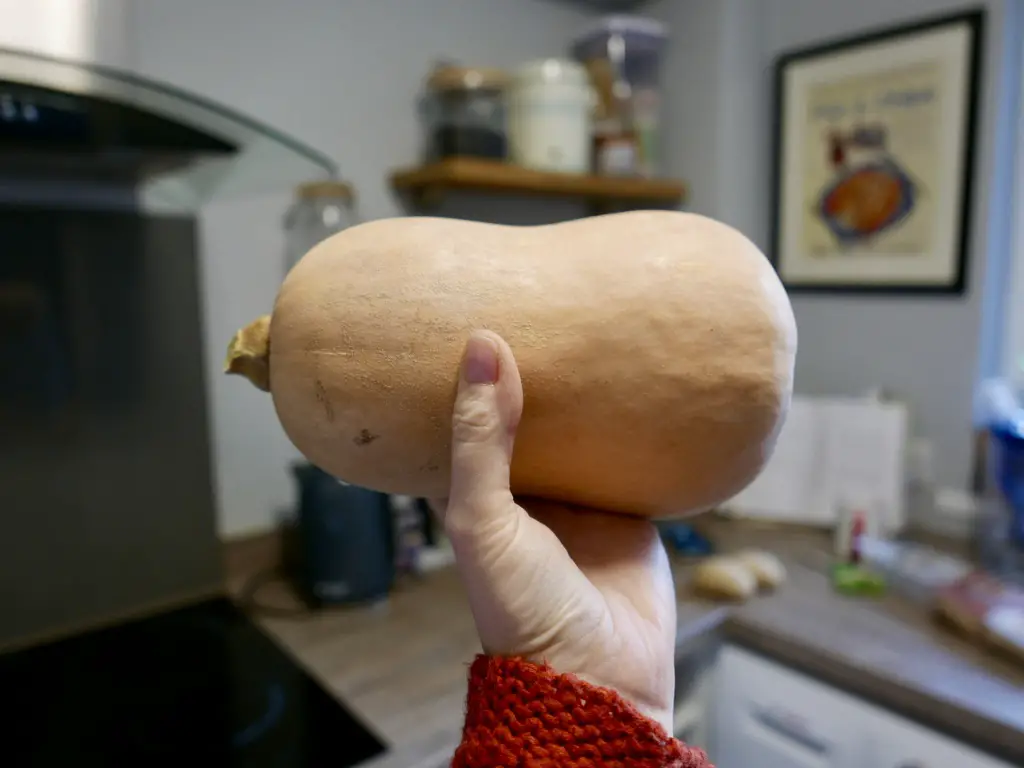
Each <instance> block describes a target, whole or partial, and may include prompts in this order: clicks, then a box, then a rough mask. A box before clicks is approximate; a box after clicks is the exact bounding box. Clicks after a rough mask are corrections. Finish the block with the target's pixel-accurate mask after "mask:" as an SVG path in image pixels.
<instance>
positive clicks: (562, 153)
mask: <svg viewBox="0 0 1024 768" xmlns="http://www.w3.org/2000/svg"><path fill="white" fill-rule="evenodd" d="M593 105H594V92H593V88H591V85H590V77H589V76H588V75H587V70H586V69H585V68H584V67H583V66H582V65H581V64H579V63H577V62H575V61H570V60H567V59H542V60H539V61H532V62H530V63H528V64H525V65H524V66H523V67H521V68H520V69H519V70H518V71H517V72H516V73H515V75H514V77H513V80H512V84H511V86H510V88H509V93H508V109H509V122H508V127H509V153H510V156H511V158H512V160H513V161H514V162H515V163H517V164H518V165H522V166H524V167H526V168H533V169H535V170H541V171H553V172H560V173H587V172H588V171H589V170H590V137H591V132H590V116H591V110H592V109H593Z"/></svg>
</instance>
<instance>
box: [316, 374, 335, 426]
mask: <svg viewBox="0 0 1024 768" xmlns="http://www.w3.org/2000/svg"><path fill="white" fill-rule="evenodd" d="M313 389H314V390H315V391H316V401H317V402H318V403H320V405H322V406H323V408H324V417H325V418H326V419H327V420H328V421H334V406H333V405H331V400H330V398H329V397H327V389H326V388H325V387H324V385H323V382H322V381H320V379H317V380H316V383H315V384H314V385H313Z"/></svg>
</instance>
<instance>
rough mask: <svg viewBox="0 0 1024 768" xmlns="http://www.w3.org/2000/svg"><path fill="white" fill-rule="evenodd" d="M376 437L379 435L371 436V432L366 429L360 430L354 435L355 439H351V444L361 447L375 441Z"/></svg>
mask: <svg viewBox="0 0 1024 768" xmlns="http://www.w3.org/2000/svg"><path fill="white" fill-rule="evenodd" d="M378 437H380V435H375V434H373V432H371V431H370V430H368V429H362V430H360V431H359V434H358V435H356V436H355V437H353V438H352V442H353V443H355V444H356V445H360V446H362V445H369V444H370V443H372V442H373V441H374V440H376V439H377V438H378Z"/></svg>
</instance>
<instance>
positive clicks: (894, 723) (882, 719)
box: [864, 707, 1010, 768]
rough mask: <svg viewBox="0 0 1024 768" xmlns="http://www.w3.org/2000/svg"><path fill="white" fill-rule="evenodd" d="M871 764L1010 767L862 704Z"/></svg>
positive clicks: (900, 767) (902, 767)
mask: <svg viewBox="0 0 1024 768" xmlns="http://www.w3.org/2000/svg"><path fill="white" fill-rule="evenodd" d="M864 714H865V718H866V722H867V723H868V729H869V732H870V733H871V742H870V746H869V749H870V750H871V753H872V754H871V759H870V762H868V763H865V764H866V765H871V766H873V768H1010V767H1009V766H1008V765H1007V764H1006V763H1002V762H1000V761H998V760H995V759H994V758H991V757H989V756H988V755H984V754H982V753H980V752H977V751H975V750H974V749H971V748H970V747H968V746H966V745H964V744H961V743H960V742H957V741H953V740H952V739H949V738H947V737H945V736H943V735H941V734H939V733H936V732H935V731H932V730H929V729H928V728H923V727H922V726H920V725H918V724H917V723H913V722H911V721H909V720H905V719H903V718H901V717H898V716H896V715H893V714H890V713H888V712H885V711H881V710H877V709H875V708H873V707H865V713H864Z"/></svg>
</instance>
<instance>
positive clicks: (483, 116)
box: [421, 65, 508, 161]
mask: <svg viewBox="0 0 1024 768" xmlns="http://www.w3.org/2000/svg"><path fill="white" fill-rule="evenodd" d="M507 83H508V77H507V75H506V74H505V73H504V72H502V71H500V70H495V69H474V68H467V67H460V66H455V65H440V66H438V67H435V68H434V71H433V72H432V73H431V75H430V77H429V78H428V79H427V86H426V94H425V95H424V99H423V102H422V105H421V110H422V117H423V123H424V130H425V134H426V139H425V142H424V145H425V146H424V150H425V151H424V154H425V156H426V159H427V160H428V161H431V160H441V159H444V158H448V157H481V158H489V159H492V160H502V159H504V158H505V155H506V151H507V140H506V131H505V88H506V86H507Z"/></svg>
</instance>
